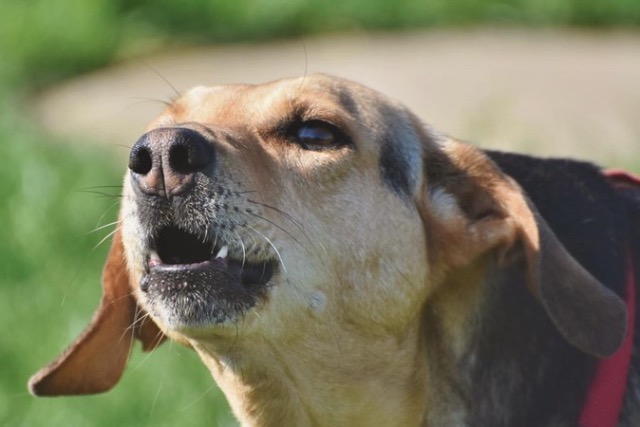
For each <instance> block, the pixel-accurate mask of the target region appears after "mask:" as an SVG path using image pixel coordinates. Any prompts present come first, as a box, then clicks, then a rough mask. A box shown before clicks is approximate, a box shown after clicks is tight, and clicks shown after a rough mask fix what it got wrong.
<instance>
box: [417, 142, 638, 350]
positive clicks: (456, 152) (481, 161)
mask: <svg viewBox="0 0 640 427" xmlns="http://www.w3.org/2000/svg"><path fill="white" fill-rule="evenodd" d="M425 157H426V163H425V164H426V168H427V171H426V180H425V181H426V185H427V186H428V190H426V192H425V194H426V195H427V196H426V200H423V201H421V203H422V205H424V206H426V207H425V209H422V211H421V213H422V215H423V217H424V219H425V227H426V228H427V235H428V237H429V238H430V239H431V240H432V242H431V244H430V250H431V251H432V252H434V255H433V256H434V257H436V258H437V261H436V262H435V263H434V264H435V265H439V266H440V268H441V269H445V270H446V269H452V268H456V267H462V266H464V265H470V264H471V263H472V262H474V260H478V259H480V257H481V256H483V255H486V254H488V253H489V252H491V251H493V253H494V254H495V255H496V256H497V262H498V263H499V265H503V266H505V265H506V264H508V263H512V262H518V261H520V262H522V261H523V265H524V268H525V277H526V281H527V283H526V285H527V286H528V288H529V290H530V291H531V292H532V293H533V295H534V296H535V297H536V298H537V299H538V300H539V301H540V303H541V304H542V306H543V307H544V309H545V311H546V312H547V314H548V316H549V317H550V318H551V320H552V322H553V323H554V325H555V326H556V328H557V329H558V331H559V332H560V333H561V335H563V336H564V338H565V339H567V340H568V341H569V342H570V343H571V344H572V345H574V346H575V347H577V348H578V349H580V350H582V351H584V352H586V353H588V354H592V355H595V356H600V357H605V356H609V355H611V354H613V353H614V352H615V351H616V350H617V349H618V348H619V347H620V345H621V344H622V341H623V339H624V337H625V334H626V325H627V312H626V308H625V304H624V303H623V302H622V300H621V299H620V298H619V297H618V296H616V295H615V294H614V293H613V292H612V291H611V290H609V289H608V288H606V287H605V286H603V285H602V284H601V283H600V282H599V281H598V280H596V279H595V278H594V277H593V276H592V275H591V274H590V273H589V272H587V271H586V270H585V269H584V268H583V267H582V266H581V265H580V264H579V263H578V262H577V261H576V260H575V259H574V258H573V257H572V256H571V255H570V254H569V253H568V251H567V250H566V249H565V248H564V246H563V245H562V244H561V243H560V241H559V240H558V238H557V237H556V236H555V234H554V233H553V231H552V230H551V229H550V228H549V226H548V225H547V224H546V222H545V221H544V219H543V218H542V217H541V216H540V215H539V214H538V213H537V211H536V210H535V207H534V206H533V205H532V204H531V203H530V202H529V201H528V200H527V198H526V196H525V195H524V193H523V191H522V190H521V189H520V187H519V186H518V185H517V184H516V183H515V182H514V181H513V180H512V179H511V178H509V177H508V176H506V175H504V174H503V173H502V172H501V171H500V169H499V168H498V167H497V166H496V165H495V164H494V163H493V162H492V161H491V160H490V159H489V158H488V157H487V156H486V155H485V154H484V153H482V152H480V151H479V150H477V149H475V148H474V147H471V146H469V145H466V144H462V143H458V142H453V141H451V142H447V143H444V144H441V145H436V144H433V146H431V147H429V148H428V149H427V150H426V154H425ZM419 205H420V203H419ZM522 255H524V256H522ZM432 263H433V260H432Z"/></svg>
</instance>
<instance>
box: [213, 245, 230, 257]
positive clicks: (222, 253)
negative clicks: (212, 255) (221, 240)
mask: <svg viewBox="0 0 640 427" xmlns="http://www.w3.org/2000/svg"><path fill="white" fill-rule="evenodd" d="M228 254H229V246H227V245H224V246H223V247H222V248H220V250H219V251H218V253H217V254H216V259H218V258H226V257H227V255H228Z"/></svg>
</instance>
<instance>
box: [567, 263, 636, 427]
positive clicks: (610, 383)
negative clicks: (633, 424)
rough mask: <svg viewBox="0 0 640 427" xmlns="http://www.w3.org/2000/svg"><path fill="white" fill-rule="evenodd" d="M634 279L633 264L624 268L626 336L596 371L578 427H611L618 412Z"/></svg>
mask: <svg viewBox="0 0 640 427" xmlns="http://www.w3.org/2000/svg"><path fill="white" fill-rule="evenodd" d="M635 282H636V280H635V271H634V268H633V264H632V263H631V262H629V264H628V267H627V289H626V290H627V298H626V301H625V302H626V305H627V314H628V316H629V317H628V320H627V323H628V324H627V336H626V337H625V339H624V342H623V343H622V347H620V349H619V350H618V351H617V352H616V353H615V354H614V355H613V356H611V357H609V358H607V359H603V360H602V361H601V362H600V363H599V364H598V367H597V369H596V374H595V377H594V378H593V382H592V383H591V387H590V388H589V392H588V394H587V400H586V403H585V406H584V407H583V408H582V414H581V415H580V422H579V423H578V425H579V426H580V427H615V426H617V425H618V418H619V416H620V411H621V410H622V402H623V399H624V393H625V390H626V388H627V377H628V374H629V365H630V364H631V351H632V350H633V334H634V332H635V331H634V329H635V328H634V325H635V314H636V313H635V311H636V304H635V300H636V283H635Z"/></svg>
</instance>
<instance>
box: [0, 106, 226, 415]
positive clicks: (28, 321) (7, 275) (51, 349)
mask: <svg viewBox="0 0 640 427" xmlns="http://www.w3.org/2000/svg"><path fill="white" fill-rule="evenodd" d="M3 112H4V113H6V114H0V117H1V118H0V120H2V123H1V125H0V140H1V141H2V144H0V158H2V159H3V163H4V167H2V168H0V193H1V194H2V195H3V200H4V203H3V205H2V207H1V208H0V222H1V223H2V224H3V227H1V228H0V241H2V245H1V246H0V259H2V264H1V267H0V282H1V288H0V289H1V293H2V297H1V298H0V324H2V325H3V327H2V330H3V331H4V332H3V334H2V347H1V349H0V367H1V368H0V369H1V373H2V375H1V376H2V381H0V396H1V397H0V425H2V426H41V425H51V426H55V425H64V426H114V425H119V426H142V425H154V426H172V425H178V424H182V423H183V422H184V420H185V418H186V419H187V420H189V422H188V424H192V423H193V424H196V425H200V424H201V425H205V424H206V425H229V424H230V420H231V416H230V415H229V411H228V409H227V405H226V403H225V401H224V399H223V398H222V396H221V394H220V392H219V391H218V390H217V388H216V387H215V386H214V385H213V381H212V379H211V378H210V376H209V373H208V372H207V371H206V369H205V368H204V366H203V365H202V364H201V363H199V362H198V361H197V360H196V359H197V357H196V355H195V354H194V352H192V351H191V350H188V349H186V348H182V347H180V346H178V345H168V344H164V345H163V346H162V347H160V348H159V349H157V350H156V351H155V352H153V353H150V354H143V353H142V352H141V350H140V349H139V348H137V349H136V350H135V351H134V353H133V357H132V360H131V361H130V363H129V367H128V369H127V371H126V373H125V375H124V377H123V379H122V381H121V384H119V386H118V387H116V388H115V389H114V390H113V391H112V392H110V393H107V394H103V395H99V396H93V397H76V398H54V399H34V398H33V397H31V396H30V395H28V393H27V390H26V381H27V379H28V377H29V376H30V375H31V374H33V373H34V372H35V370H36V369H38V368H39V367H40V366H42V365H43V364H44V363H45V362H48V361H49V360H51V359H52V358H53V357H54V356H56V355H57V352H58V351H60V350H62V349H63V348H64V346H65V345H67V344H69V343H70V342H71V340H72V339H73V338H74V337H75V336H76V335H77V334H78V333H79V332H80V331H81V330H82V329H83V327H84V326H85V325H86V323H87V322H88V320H89V319H90V318H91V313H92V311H93V308H94V307H95V306H96V304H97V302H98V300H99V297H100V271H101V264H102V260H103V259H104V257H105V255H106V250H107V248H108V242H107V243H105V244H102V245H100V246H98V247H97V248H96V245H97V244H98V243H99V242H100V240H101V239H102V238H103V237H104V236H105V235H106V234H108V232H109V230H110V229H111V227H107V228H106V229H103V230H100V231H97V232H95V233H91V230H93V229H95V228H96V227H99V226H100V225H102V224H108V223H110V222H112V221H113V220H114V218H115V215H116V212H117V206H116V204H117V202H118V198H117V197H116V195H117V194H118V192H119V188H118V186H119V183H120V180H121V171H119V170H117V169H119V168H115V167H114V164H113V163H112V162H109V161H108V159H109V158H111V157H112V154H113V153H110V152H109V150H108V149H100V148H97V147H84V148H78V147H75V148H73V149H72V148H71V147H70V146H67V145H64V144H55V145H54V144H52V141H48V140H47V136H46V135H42V134H41V133H39V132H38V130H37V129H33V128H32V127H31V125H30V124H29V123H28V122H26V121H23V120H21V119H20V117H19V116H18V115H17V114H15V112H14V114H11V111H7V110H5V111H3ZM105 159H106V160H107V161H105ZM103 186H107V187H105V188H102V187H103ZM112 186H113V187H112ZM103 193H104V194H103ZM187 414H188V415H187ZM231 425H233V424H231Z"/></svg>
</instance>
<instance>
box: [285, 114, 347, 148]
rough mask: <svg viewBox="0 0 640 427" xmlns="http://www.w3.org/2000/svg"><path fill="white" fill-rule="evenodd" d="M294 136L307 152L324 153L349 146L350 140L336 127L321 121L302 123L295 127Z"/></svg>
mask: <svg viewBox="0 0 640 427" xmlns="http://www.w3.org/2000/svg"><path fill="white" fill-rule="evenodd" d="M292 136H293V138H294V139H295V141H296V142H297V143H298V144H299V145H300V146H301V147H302V148H304V149H305V150H313V151H323V150H330V149H333V148H340V147H342V146H344V145H347V144H349V139H348V138H347V137H346V135H345V134H344V133H342V132H341V131H340V130H339V129H338V128H337V127H336V126H334V125H332V124H330V123H326V122H323V121H321V120H312V121H308V122H302V123H300V124H299V125H297V126H295V127H294V129H293V132H292Z"/></svg>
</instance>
